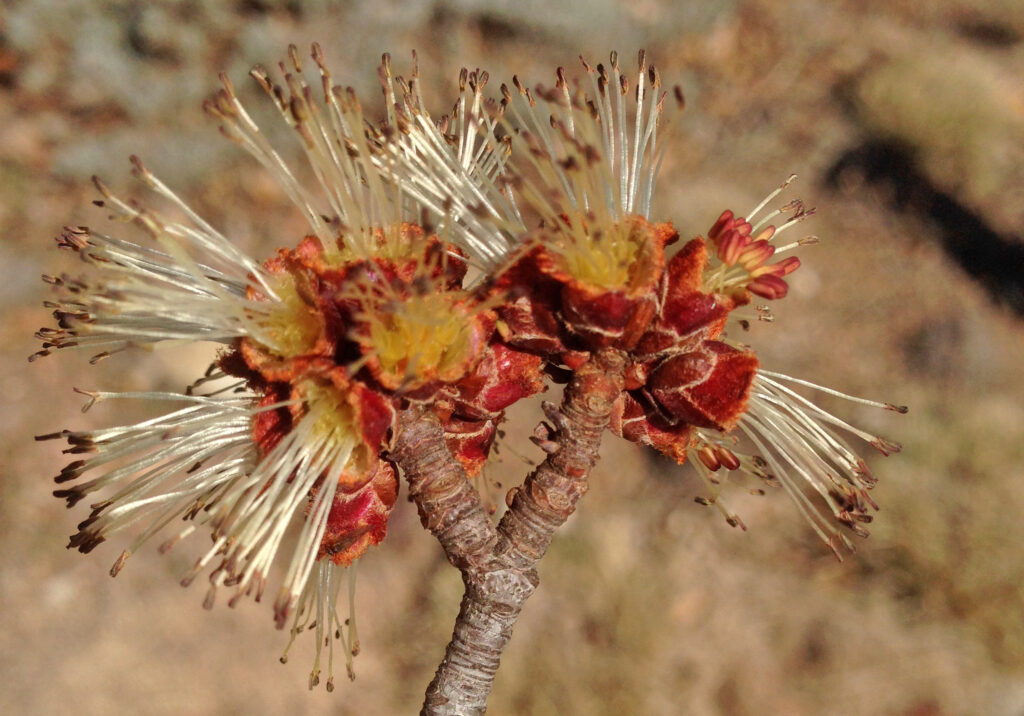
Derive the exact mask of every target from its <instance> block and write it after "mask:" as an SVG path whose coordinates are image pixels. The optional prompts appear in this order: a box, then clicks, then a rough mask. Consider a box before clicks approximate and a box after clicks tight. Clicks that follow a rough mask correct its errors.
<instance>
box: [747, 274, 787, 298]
mask: <svg viewBox="0 0 1024 716" xmlns="http://www.w3.org/2000/svg"><path fill="white" fill-rule="evenodd" d="M747 290H748V291H750V292H751V293H752V294H754V295H756V296H760V297H761V298H767V299H768V300H770V301H773V300H775V299H779V298H785V296H786V294H787V293H788V292H789V285H788V284H787V283H786V282H785V281H783V280H782V279H781V278H779V277H778V276H773V275H771V274H766V275H764V276H758V277H757V278H755V279H754V280H753V281H751V282H750V283H748V284H747Z"/></svg>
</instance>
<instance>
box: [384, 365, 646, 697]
mask: <svg viewBox="0 0 1024 716" xmlns="http://www.w3.org/2000/svg"><path fill="white" fill-rule="evenodd" d="M625 365H626V359H625V355H624V354H623V353H622V352H621V351H619V350H617V349H603V350H600V351H598V352H596V353H594V354H592V355H591V357H590V359H589V360H588V361H587V362H586V363H584V364H583V365H582V366H581V367H580V368H578V369H577V370H576V371H575V372H574V374H573V377H572V379H571V380H570V382H569V384H568V385H567V386H566V388H565V394H564V396H563V398H562V403H561V405H560V406H557V407H556V406H555V405H554V404H552V403H545V404H544V405H543V410H544V414H545V416H546V417H547V419H548V420H549V421H550V425H545V424H543V423H542V424H541V425H540V426H539V427H538V429H537V431H535V433H534V437H535V442H537V444H538V445H540V447H541V448H542V449H543V450H544V451H545V452H546V453H547V458H546V459H545V460H544V462H543V463H541V464H540V465H539V466H538V467H537V468H536V469H535V470H534V471H533V472H532V473H531V474H530V475H528V476H527V477H526V479H525V481H524V482H523V484H522V485H521V486H520V487H518V488H515V489H514V490H513V494H512V499H511V501H510V504H509V509H508V511H507V512H506V513H505V515H504V517H502V519H501V521H500V522H499V523H498V525H497V526H496V527H495V525H494V524H493V523H492V522H491V520H490V518H489V517H488V514H487V510H486V509H485V508H484V506H483V504H482V503H481V501H480V497H479V495H478V494H477V492H476V490H475V489H474V488H473V486H472V485H471V484H470V482H469V480H468V479H467V478H466V475H465V472H464V471H463V469H462V466H461V465H460V464H459V463H458V461H457V460H455V459H454V458H453V457H452V455H451V453H450V452H449V451H448V448H447V446H446V444H445V439H444V432H443V429H442V426H441V422H440V421H439V420H438V418H437V417H436V416H435V415H434V414H433V413H432V412H430V410H429V409H426V408H423V407H420V406H410V407H409V408H407V409H405V410H403V411H401V412H400V413H399V418H398V433H397V435H396V438H395V445H394V448H393V449H392V451H391V458H392V459H393V460H395V462H396V463H397V464H398V465H399V467H401V468H402V472H403V473H404V474H405V478H406V480H407V482H408V483H409V493H410V495H411V496H412V498H413V500H414V501H415V502H416V505H417V508H418V511H419V515H420V521H421V522H422V523H423V526H424V527H425V528H426V529H427V530H429V531H430V532H431V534H433V535H434V536H435V537H436V538H437V540H438V541H439V542H440V543H441V546H442V548H443V549H444V551H445V554H446V555H447V557H448V561H449V562H451V563H452V565H454V566H455V567H456V568H458V569H459V571H460V572H461V573H462V580H463V583H464V585H465V593H464V595H463V598H462V605H461V607H460V610H459V616H458V618H457V620H456V622H455V630H454V632H453V634H452V639H451V641H450V642H449V644H448V648H447V650H446V652H445V656H444V659H443V660H442V661H441V664H440V665H439V666H438V669H437V673H436V674H435V676H434V680H433V681H432V682H431V683H430V686H429V687H428V688H427V693H426V699H425V701H424V705H423V709H422V711H421V713H422V714H424V715H429V716H440V715H450V714H460V715H461V714H483V713H484V712H485V711H486V708H487V697H488V696H489V695H490V692H491V689H492V687H493V684H494V677H495V674H496V673H497V671H498V666H499V662H500V659H501V653H502V651H503V650H504V648H505V645H506V644H507V643H508V640H509V638H510V637H511V635H512V629H513V627H514V626H515V623H516V621H517V620H518V618H519V614H520V612H521V611H522V609H523V606H524V605H525V603H526V600H527V599H529V597H530V595H531V594H533V592H534V590H536V588H537V585H538V584H539V582H540V578H539V576H538V574H537V569H536V564H537V562H538V561H539V560H540V559H541V558H542V557H543V556H544V554H545V553H546V552H547V549H548V547H549V546H550V544H551V540H552V537H553V536H554V532H555V530H556V529H557V528H558V527H559V526H561V525H562V524H564V523H565V521H566V520H567V519H568V518H569V516H570V515H571V514H572V513H573V512H574V511H575V509H576V503H577V502H578V501H579V499H580V498H581V497H582V496H583V495H584V494H586V492H587V489H588V487H589V484H588V477H589V475H590V471H591V469H592V468H593V467H594V465H595V464H596V463H597V459H598V449H599V447H600V444H601V435H602V433H603V432H604V430H605V428H606V427H607V426H608V422H609V419H610V416H611V413H612V406H613V404H614V403H615V400H616V399H617V398H618V397H619V395H620V393H621V392H622V390H623V383H624V379H623V372H624V369H625Z"/></svg>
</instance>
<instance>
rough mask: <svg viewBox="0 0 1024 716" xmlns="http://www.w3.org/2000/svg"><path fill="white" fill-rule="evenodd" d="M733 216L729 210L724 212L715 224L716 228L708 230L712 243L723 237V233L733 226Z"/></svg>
mask: <svg viewBox="0 0 1024 716" xmlns="http://www.w3.org/2000/svg"><path fill="white" fill-rule="evenodd" d="M733 216H734V215H733V213H732V212H731V211H729V210H728V209H726V210H725V211H723V212H722V213H721V214H720V215H719V217H718V221H716V222H715V223H714V226H712V227H711V228H710V229H708V238H709V239H711V240H712V241H717V240H718V237H719V236H721V234H722V232H723V231H725V229H726V228H727V227H730V226H731V225H732V220H733Z"/></svg>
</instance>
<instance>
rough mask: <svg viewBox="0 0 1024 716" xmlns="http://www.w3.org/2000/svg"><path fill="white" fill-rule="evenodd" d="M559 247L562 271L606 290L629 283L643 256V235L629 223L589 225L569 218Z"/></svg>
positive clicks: (580, 219)
mask: <svg viewBox="0 0 1024 716" xmlns="http://www.w3.org/2000/svg"><path fill="white" fill-rule="evenodd" d="M564 231H565V233H566V234H568V237H567V238H568V239H569V240H568V241H565V242H564V243H563V245H562V247H561V251H560V253H561V255H562V262H563V266H564V269H565V272H566V273H567V274H569V275H571V276H572V277H573V278H575V279H576V280H578V281H581V282H583V283H587V284H590V285H592V286H597V287H599V288H603V289H606V290H609V291H617V290H623V289H626V288H628V287H629V286H630V284H631V283H632V279H633V278H634V275H635V273H636V271H635V268H636V266H637V265H638V263H640V262H641V260H642V259H643V254H644V250H645V248H646V244H647V243H648V240H649V239H648V237H647V236H646V234H645V233H644V232H643V231H642V230H641V229H640V228H639V227H638V226H637V225H636V224H634V223H633V222H617V223H614V224H610V225H608V224H606V225H600V224H598V225H590V224H588V223H587V222H586V221H584V220H583V218H582V217H570V219H569V225H568V227H565V228H564Z"/></svg>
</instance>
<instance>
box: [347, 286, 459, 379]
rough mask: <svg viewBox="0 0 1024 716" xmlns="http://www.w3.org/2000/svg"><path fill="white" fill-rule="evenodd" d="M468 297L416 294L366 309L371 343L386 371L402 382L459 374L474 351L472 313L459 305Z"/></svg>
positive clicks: (449, 293) (445, 294)
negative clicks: (369, 309)
mask: <svg viewBox="0 0 1024 716" xmlns="http://www.w3.org/2000/svg"><path fill="white" fill-rule="evenodd" d="M463 297H464V296H463V294H462V292H452V291H445V292H438V293H429V294H425V295H414V296H410V297H408V298H406V299H404V300H401V301H399V300H396V301H391V302H388V303H386V304H384V305H382V306H379V307H378V308H379V310H371V311H367V314H366V322H367V324H368V325H367V328H368V333H369V335H368V336H367V339H366V342H367V343H368V344H369V346H370V347H371V349H372V351H373V354H374V355H375V356H376V358H377V360H378V361H379V362H380V368H381V370H383V371H384V372H386V373H387V374H389V375H391V376H393V377H395V378H396V379H397V380H398V381H408V380H413V381H417V380H419V381H425V380H432V379H441V380H445V379H454V378H458V377H460V376H461V373H462V370H463V369H464V367H465V366H466V364H467V362H468V361H470V360H471V352H472V350H473V347H472V340H471V339H472V329H473V316H471V315H469V314H467V312H466V311H465V310H463V309H462V308H461V307H459V306H457V305H456V303H457V302H458V301H459V300H460V299H462V298H463ZM453 371H457V372H458V373H459V374H460V375H454V376H452V375H451V373H452V372H453Z"/></svg>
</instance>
